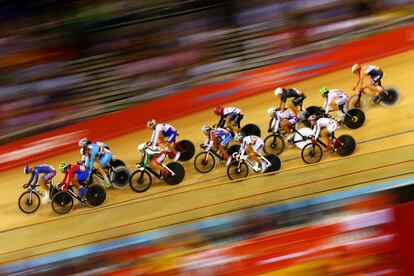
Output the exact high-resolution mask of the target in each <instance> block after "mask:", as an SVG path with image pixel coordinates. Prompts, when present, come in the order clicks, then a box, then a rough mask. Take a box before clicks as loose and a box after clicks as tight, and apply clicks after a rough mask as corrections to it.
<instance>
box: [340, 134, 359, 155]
mask: <svg viewBox="0 0 414 276" xmlns="http://www.w3.org/2000/svg"><path fill="white" fill-rule="evenodd" d="M355 147H356V142H355V139H354V138H353V137H352V136H350V135H342V136H339V138H337V139H336V141H335V150H336V153H338V155H340V156H348V155H350V154H352V153H353V152H354V150H355Z"/></svg>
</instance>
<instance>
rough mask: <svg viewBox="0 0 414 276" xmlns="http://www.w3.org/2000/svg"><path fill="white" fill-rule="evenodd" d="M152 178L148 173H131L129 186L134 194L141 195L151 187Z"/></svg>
mask: <svg viewBox="0 0 414 276" xmlns="http://www.w3.org/2000/svg"><path fill="white" fill-rule="evenodd" d="M151 183H152V178H151V175H150V174H149V172H147V171H140V170H136V171H135V172H133V173H132V175H131V179H130V181H129V186H130V187H131V189H132V190H133V191H134V192H137V193H143V192H145V191H147V190H148V189H149V188H150V187H151Z"/></svg>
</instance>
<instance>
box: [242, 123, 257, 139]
mask: <svg viewBox="0 0 414 276" xmlns="http://www.w3.org/2000/svg"><path fill="white" fill-rule="evenodd" d="M241 132H243V133H244V135H246V136H249V135H256V136H258V137H260V135H261V134H262V132H261V130H260V127H258V126H257V125H255V124H247V125H245V126H244V127H242V128H241Z"/></svg>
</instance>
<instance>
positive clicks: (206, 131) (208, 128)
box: [201, 125, 211, 134]
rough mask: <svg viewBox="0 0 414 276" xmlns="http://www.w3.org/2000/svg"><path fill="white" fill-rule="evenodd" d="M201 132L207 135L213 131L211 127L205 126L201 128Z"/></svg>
mask: <svg viewBox="0 0 414 276" xmlns="http://www.w3.org/2000/svg"><path fill="white" fill-rule="evenodd" d="M201 131H202V132H203V133H204V134H207V133H208V132H209V131H211V127H210V126H209V125H204V126H202V127H201Z"/></svg>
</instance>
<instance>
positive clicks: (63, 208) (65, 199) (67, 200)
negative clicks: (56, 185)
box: [52, 191, 73, 215]
mask: <svg viewBox="0 0 414 276" xmlns="http://www.w3.org/2000/svg"><path fill="white" fill-rule="evenodd" d="M72 207H73V197H72V196H71V195H70V194H69V193H68V192H64V191H59V192H57V193H56V194H55V195H54V196H53V198H52V209H53V211H55V212H56V213H57V214H59V215H62V214H66V213H68V212H69V211H70V210H72Z"/></svg>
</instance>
